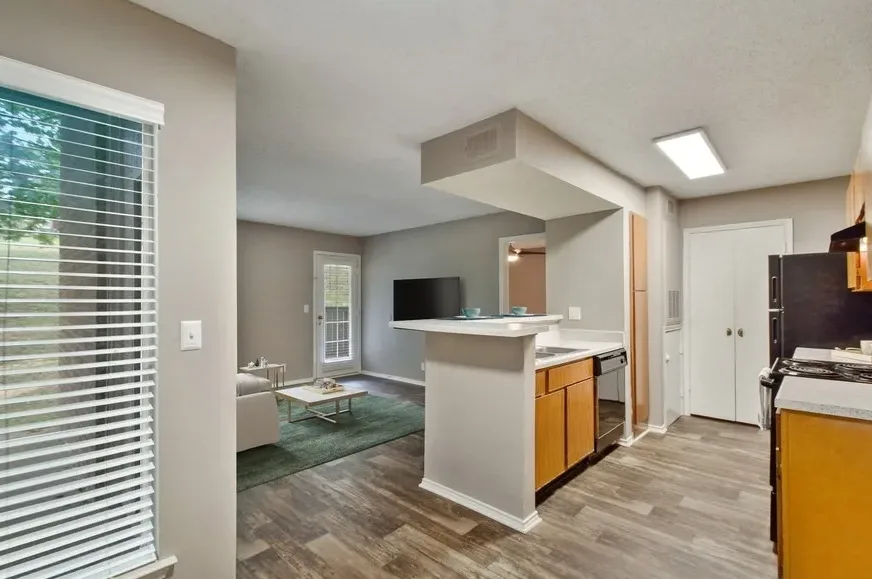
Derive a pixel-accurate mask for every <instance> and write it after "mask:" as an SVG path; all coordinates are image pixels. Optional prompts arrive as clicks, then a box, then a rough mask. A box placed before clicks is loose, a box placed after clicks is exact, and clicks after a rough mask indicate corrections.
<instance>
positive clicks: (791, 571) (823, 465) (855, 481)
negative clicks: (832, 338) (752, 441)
mask: <svg viewBox="0 0 872 579" xmlns="http://www.w3.org/2000/svg"><path fill="white" fill-rule="evenodd" d="M779 422H780V426H781V443H780V449H781V452H780V455H781V487H780V488H781V495H780V496H781V528H782V531H781V545H780V547H781V549H782V550H783V553H782V558H783V564H784V577H786V578H789V579H819V578H823V577H827V578H830V577H832V578H843V577H844V578H846V579H847V578H848V577H857V578H859V577H869V576H870V573H869V570H870V569H872V549H870V548H869V521H870V520H872V493H870V492H869V481H870V480H872V423H870V422H867V421H864V420H853V419H850V418H841V417H836V416H825V415H820V414H806V413H803V412H794V411H789V410H788V411H782V412H781V414H780V420H779Z"/></svg>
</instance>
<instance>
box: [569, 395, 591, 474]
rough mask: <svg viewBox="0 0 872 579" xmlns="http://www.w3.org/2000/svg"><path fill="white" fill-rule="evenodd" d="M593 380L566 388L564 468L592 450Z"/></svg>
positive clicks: (589, 453)
mask: <svg viewBox="0 0 872 579" xmlns="http://www.w3.org/2000/svg"><path fill="white" fill-rule="evenodd" d="M593 430H594V403H593V379H592V378H591V379H589V380H585V381H584V382H579V383H578V384H573V385H571V386H567V387H566V466H567V468H568V467H570V466H572V465H574V464H576V463H577V462H578V461H580V460H581V459H583V458H585V457H586V456H588V455H591V454H593V450H594V432H593Z"/></svg>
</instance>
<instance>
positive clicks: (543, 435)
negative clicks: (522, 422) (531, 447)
mask: <svg viewBox="0 0 872 579" xmlns="http://www.w3.org/2000/svg"><path fill="white" fill-rule="evenodd" d="M565 470H566V391H565V390H558V391H557V392H554V393H552V394H546V395H545V396H541V397H539V398H537V399H536V489H540V488H542V487H543V486H545V485H546V484H548V483H549V482H551V481H552V480H554V479H555V478H557V477H558V476H560V475H561V474H563V472H564V471H565Z"/></svg>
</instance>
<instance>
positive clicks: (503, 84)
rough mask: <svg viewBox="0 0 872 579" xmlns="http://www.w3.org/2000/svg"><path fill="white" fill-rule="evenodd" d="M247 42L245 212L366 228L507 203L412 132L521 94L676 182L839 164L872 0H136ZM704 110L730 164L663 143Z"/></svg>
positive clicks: (862, 90) (242, 121)
mask: <svg viewBox="0 0 872 579" xmlns="http://www.w3.org/2000/svg"><path fill="white" fill-rule="evenodd" d="M137 2H138V3H139V4H142V5H143V6H146V7H148V8H150V9H152V10H154V11H156V12H159V13H161V14H164V15H166V16H168V17H170V18H173V19H175V20H177V21H179V22H182V23H184V24H187V25H188V26H191V27H193V28H195V29H197V30H200V31H202V32H204V33H206V34H208V35H210V36H213V37H216V38H219V39H220V40H223V41H224V42H226V43H228V44H231V45H233V46H236V47H237V48H238V49H239V76H238V87H239V88H238V92H239V101H238V111H239V122H238V134H239V150H238V163H239V171H238V172H239V216H240V217H242V218H246V219H253V220H258V221H267V222H272V223H278V224H287V225H294V226H300V227H308V228H312V229H320V230H325V231H335V232H346V233H350V234H355V235H368V234H373V233H379V232H384V231H390V230H396V229H405V228H409V227H415V226H418V225H423V224H427V223H435V222H439V221H447V220H452V219H457V218H461V217H469V216H473V215H479V214H484V213H488V212H492V211H495V209H494V208H491V207H489V206H487V205H482V204H479V203H475V202H472V201H469V200H465V199H462V198H459V197H454V196H451V195H449V194H446V193H442V192H438V191H434V190H431V189H427V188H424V187H421V186H420V185H419V184H418V183H419V152H418V144H419V143H421V142H423V141H425V140H428V139H431V138H434V137H437V136H440V135H442V134H444V133H446V132H449V131H452V130H455V129H458V128H461V127H463V126H465V125H467V124H470V123H472V122H475V121H478V120H481V119H483V118H485V117H487V116H490V115H493V114H495V113H498V112H501V111H503V110H506V109H509V108H512V107H517V108H519V109H520V110H522V111H523V112H525V113H527V114H528V115H530V116H532V117H533V118H534V119H536V120H538V121H540V122H542V123H543V124H545V125H546V126H548V127H550V128H551V129H552V130H554V131H555V132H557V133H559V134H561V135H562V136H564V137H565V138H567V139H568V140H570V141H572V142H574V143H576V144H577V145H579V146H580V147H581V148H582V149H584V150H585V151H587V152H588V153H590V154H592V155H593V156H595V157H598V158H599V159H600V160H601V161H603V162H604V163H606V164H608V165H610V166H612V167H613V168H614V169H616V170H617V171H619V172H621V173H624V174H625V175H627V176H629V177H630V178H631V179H633V180H635V181H636V182H638V183H640V184H642V185H645V186H651V185H661V186H663V187H665V188H667V189H668V190H670V191H672V192H673V193H675V194H676V195H677V196H679V197H697V196H702V195H710V194H716V193H724V192H728V191H737V190H744V189H752V188H756V187H763V186H768V185H777V184H783V183H790V182H798V181H806V180H811V179H819V178H825V177H832V176H835V175H844V174H846V173H848V172H849V171H850V169H851V166H852V163H853V158H854V155H855V153H856V150H857V147H858V145H859V132H860V126H861V124H862V120H863V117H864V114H865V112H866V110H867V106H868V103H869V98H870V93H872V34H870V30H872V4H870V2H869V0H803V1H799V0H766V1H761V0H731V1H720V0H695V1H691V0H585V1H579V0H561V1H555V0H535V1H534V0H473V1H471V0H302V1H288V0H248V1H246V2H240V1H239V0H137ZM696 126H704V127H705V128H706V129H707V131H708V134H709V136H710V137H711V140H712V142H713V143H714V145H715V147H716V148H717V149H718V151H719V153H720V156H721V158H722V159H723V160H724V163H725V164H726V166H727V168H728V170H727V173H726V174H725V175H722V176H717V177H710V178H706V179H700V180H697V181H688V180H687V179H685V178H684V177H683V175H682V174H681V172H680V171H679V170H678V169H677V168H675V167H674V166H672V165H671V164H670V163H669V161H668V160H666V159H665V158H664V157H663V156H662V155H661V154H660V153H659V152H658V151H657V150H656V148H655V147H654V146H653V145H652V144H651V140H652V139H653V138H655V137H658V136H662V135H666V134H669V133H674V132H677V131H681V130H684V129H690V128H693V127H696Z"/></svg>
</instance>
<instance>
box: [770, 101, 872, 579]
mask: <svg viewBox="0 0 872 579" xmlns="http://www.w3.org/2000/svg"><path fill="white" fill-rule="evenodd" d="M845 199H846V203H845V207H846V211H845V215H846V223H845V225H846V227H845V228H844V229H842V230H840V231H837V232H835V233H834V234H833V235H832V236H831V239H830V252H829V253H826V254H823V253H821V254H797V255H791V256H772V257H771V258H770V294H769V300H770V361H771V364H772V365H771V368H770V370H769V371H768V372H764V373H762V374H761V380H760V382H761V398H762V399H763V400H764V401H765V402H768V405H769V406H770V408H771V410H772V411H773V412H774V416H773V417H772V418H773V421H772V424H771V427H772V428H771V446H770V448H771V451H770V484H771V486H772V501H771V518H770V531H771V538H772V540H773V541H774V544H775V550H776V552H777V554H778V572H779V577H785V578H789V579H805V578H812V577H814V578H817V577H869V576H872V553H870V551H869V548H868V547H869V542H868V540H867V539H866V537H865V532H866V530H867V527H868V522H869V520H870V519H872V497H870V494H869V492H868V485H869V480H870V476H872V277H870V271H869V269H868V263H869V247H868V242H867V240H868V236H869V233H870V225H872V223H870V221H869V220H868V214H867V213H866V208H867V207H869V206H870V204H872V110H870V114H869V115H868V116H867V119H866V123H865V126H864V129H863V139H862V144H861V147H860V152H859V154H858V156H857V161H856V163H855V168H854V171H853V173H852V175H851V180H850V182H849V186H848V190H847V191H846V196H845ZM765 405H766V404H765V403H764V406H765Z"/></svg>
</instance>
